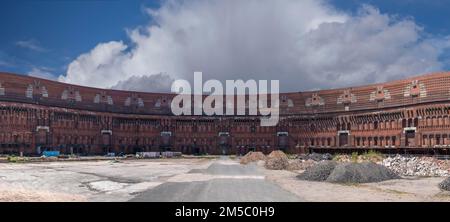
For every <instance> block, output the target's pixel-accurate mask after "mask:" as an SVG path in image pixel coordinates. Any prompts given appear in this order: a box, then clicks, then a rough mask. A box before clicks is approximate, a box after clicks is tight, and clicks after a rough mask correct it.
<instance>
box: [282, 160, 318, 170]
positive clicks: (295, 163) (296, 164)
mask: <svg viewBox="0 0 450 222" xmlns="http://www.w3.org/2000/svg"><path fill="white" fill-rule="evenodd" d="M317 163H318V162H316V161H314V160H299V159H295V160H290V161H289V165H288V167H287V170H306V169H309V168H310V167H312V166H314V165H315V164H317Z"/></svg>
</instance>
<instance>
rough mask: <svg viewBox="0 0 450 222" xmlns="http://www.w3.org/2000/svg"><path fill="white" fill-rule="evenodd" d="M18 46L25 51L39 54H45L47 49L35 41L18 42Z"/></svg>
mask: <svg viewBox="0 0 450 222" xmlns="http://www.w3.org/2000/svg"><path fill="white" fill-rule="evenodd" d="M16 45H17V46H19V47H22V48H25V49H30V50H33V51H37V52H43V51H45V49H44V48H43V47H42V46H41V45H40V43H39V42H38V41H36V40H35V39H28V40H21V41H17V42H16Z"/></svg>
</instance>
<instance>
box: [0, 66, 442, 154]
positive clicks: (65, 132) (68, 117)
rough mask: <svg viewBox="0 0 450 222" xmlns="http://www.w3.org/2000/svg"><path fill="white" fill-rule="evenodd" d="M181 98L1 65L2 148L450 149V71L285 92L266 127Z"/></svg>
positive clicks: (199, 150) (81, 150) (102, 151)
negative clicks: (179, 104) (180, 108)
mask: <svg viewBox="0 0 450 222" xmlns="http://www.w3.org/2000/svg"><path fill="white" fill-rule="evenodd" d="M173 96H174V95H172V94H161V93H142V92H127V91H118V90H108V89H97V88H89V87H83V86H76V85H70V84H64V83H60V82H55V81H49V80H44V79H39V78H34V77H29V76H23V75H15V74H8V73H0V113H1V116H0V153H16V154H18V153H20V152H23V153H25V154H35V155H36V154H39V153H40V152H41V151H43V150H59V151H61V152H62V153H78V154H105V153H106V152H124V153H133V152H137V151H159V150H173V151H181V152H183V153H210V154H217V153H224V152H225V153H232V154H234V153H245V152H247V151H249V150H259V151H263V152H270V151H271V150H274V149H283V150H286V151H288V152H305V151H310V150H314V151H330V150H340V151H343V150H345V151H355V150H367V149H378V150H381V151H389V152H406V151H409V152H440V153H446V152H447V147H448V148H450V138H449V136H450V73H435V74H430V75H423V76H419V77H414V78H409V79H405V80H399V81H393V82H388V83H382V84H374V85H367V86H361V87H350V88H343V89H333V90H320V91H313V92H294V93H282V94H280V122H279V124H278V125H277V126H274V127H261V126H260V124H259V121H260V120H259V118H258V117H255V116H220V117H210V116H174V115H172V113H171V109H170V102H171V99H172V98H173Z"/></svg>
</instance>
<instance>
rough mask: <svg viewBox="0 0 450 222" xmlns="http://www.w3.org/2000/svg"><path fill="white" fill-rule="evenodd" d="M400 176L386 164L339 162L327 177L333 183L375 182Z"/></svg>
mask: <svg viewBox="0 0 450 222" xmlns="http://www.w3.org/2000/svg"><path fill="white" fill-rule="evenodd" d="M399 178H400V177H399V176H398V175H397V174H395V173H394V172H393V171H392V170H390V169H388V168H387V167H385V166H382V165H379V164H376V163H372V162H364V163H342V164H338V165H337V166H336V167H335V168H334V170H333V172H332V173H331V174H330V176H329V177H328V178H327V179H326V181H327V182H332V183H373V182H381V181H385V180H392V179H399Z"/></svg>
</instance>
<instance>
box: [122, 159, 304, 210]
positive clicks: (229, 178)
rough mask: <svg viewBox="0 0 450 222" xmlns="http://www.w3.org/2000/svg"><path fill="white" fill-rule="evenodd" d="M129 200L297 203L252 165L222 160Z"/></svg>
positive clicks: (296, 199) (294, 196)
mask: <svg viewBox="0 0 450 222" xmlns="http://www.w3.org/2000/svg"><path fill="white" fill-rule="evenodd" d="M131 201H189V202H195V201H206V202H211V201H225V202H230V201H231V202H233V201H244V202H271V201H282V202H288V201H301V199H300V198H298V197H297V196H296V195H294V194H292V193H290V192H288V191H286V190H283V189H282V188H280V187H279V186H278V185H276V184H274V183H272V182H270V181H268V180H266V178H265V176H264V175H263V173H262V172H261V171H260V169H259V168H258V167H257V166H256V165H252V164H251V165H240V164H238V163H237V162H235V161H231V160H229V159H227V158H222V159H221V160H218V161H216V162H214V163H213V164H211V165H210V166H209V167H208V168H206V169H201V170H191V171H190V172H189V173H188V174H185V175H179V176H175V177H174V178H172V179H171V180H170V181H169V182H167V183H163V184H161V185H159V186H157V187H155V188H153V189H149V190H147V191H145V192H142V193H141V194H139V195H137V196H136V197H135V198H133V199H131Z"/></svg>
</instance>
